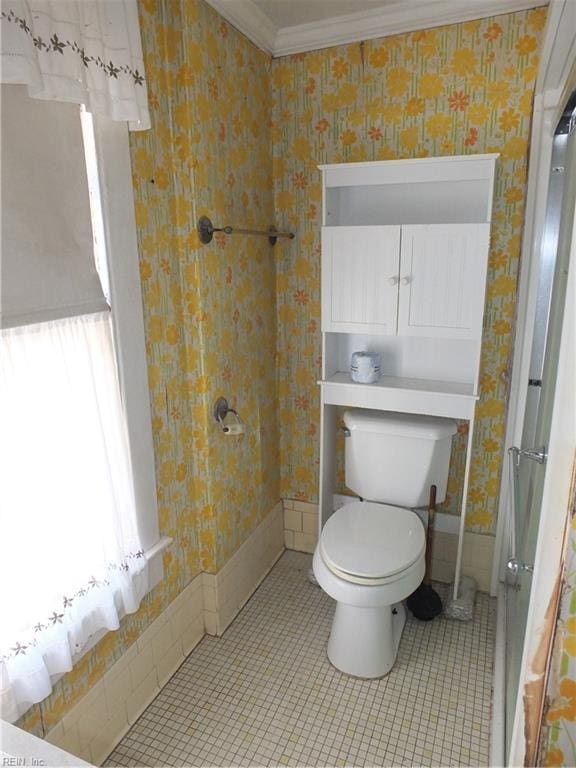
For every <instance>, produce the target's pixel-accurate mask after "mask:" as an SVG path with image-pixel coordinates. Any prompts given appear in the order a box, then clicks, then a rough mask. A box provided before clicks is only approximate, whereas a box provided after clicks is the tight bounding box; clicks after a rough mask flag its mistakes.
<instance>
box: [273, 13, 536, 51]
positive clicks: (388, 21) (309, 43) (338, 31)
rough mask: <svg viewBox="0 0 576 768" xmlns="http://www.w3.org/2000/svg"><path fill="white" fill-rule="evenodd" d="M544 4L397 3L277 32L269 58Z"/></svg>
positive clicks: (285, 28)
mask: <svg viewBox="0 0 576 768" xmlns="http://www.w3.org/2000/svg"><path fill="white" fill-rule="evenodd" d="M547 4H548V0H473V2H470V0H400V1H399V2H396V3H393V4H391V5H387V6H385V7H384V8H382V9H376V10H371V11H360V12H358V13H350V14H347V15H345V16H338V17H333V18H331V19H324V20H323V21H317V22H312V23H309V24H300V25H298V26H294V27H284V28H283V29H279V30H278V31H277V33H276V39H275V41H274V50H273V52H272V55H273V56H286V55H288V54H291V53H302V52H304V51H311V50H314V49H316V48H328V47H331V46H334V45H342V44H345V43H353V42H357V41H359V40H372V39H374V38H377V37H387V36H389V35H397V34H401V33H403V32H413V31H415V30H418V29H429V28H431V27H440V26H443V25H445V24H455V23H457V22H461V21H471V20H473V19H482V18H486V17H487V16H496V15H501V14H504V13H513V12H514V11H524V10H526V9H528V8H535V7H537V6H539V5H547Z"/></svg>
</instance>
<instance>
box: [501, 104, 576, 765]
mask: <svg viewBox="0 0 576 768" xmlns="http://www.w3.org/2000/svg"><path fill="white" fill-rule="evenodd" d="M571 111H572V110H570V112H571ZM566 114H567V113H565V115H566ZM570 117H571V115H570V114H568V115H567V119H566V120H565V121H564V123H561V124H560V126H559V131H558V133H557V135H556V137H555V140H554V148H553V154H552V168H551V176H550V185H549V195H548V205H547V211H546V223H545V230H544V247H543V250H542V255H541V264H540V274H539V282H538V293H537V303H536V318H535V329H534V336H533V343H532V353H531V361H530V373H529V380H528V382H527V398H526V408H525V413H524V425H523V433H522V442H521V445H520V446H518V447H515V448H513V449H511V450H510V453H509V455H508V463H509V466H508V470H509V473H510V485H511V490H512V493H511V513H510V520H509V545H508V562H507V567H506V577H505V588H506V708H505V710H506V723H505V732H506V752H507V754H508V752H509V746H510V737H511V734H512V727H513V720H514V716H515V712H516V707H517V705H518V704H520V703H521V698H522V697H521V692H520V691H519V680H520V666H521V662H522V653H523V650H524V637H525V633H526V622H527V616H528V606H529V602H530V594H531V589H532V565H533V563H534V560H535V554H536V544H537V539H538V528H539V523H540V508H541V503H542V492H543V487H544V479H545V473H546V446H547V445H548V440H549V436H550V426H551V421H552V407H553V403H554V390H555V384H556V373H557V368H558V356H559V350H560V336H561V331H562V320H563V313H564V303H565V296H566V278H567V274H568V262H569V255H570V253H569V248H570V243H571V238H572V228H573V212H574V200H575V196H576V132H574V130H573V119H572V120H570ZM571 128H572V130H571ZM560 131H562V132H560Z"/></svg>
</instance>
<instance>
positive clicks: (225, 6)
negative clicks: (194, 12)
mask: <svg viewBox="0 0 576 768" xmlns="http://www.w3.org/2000/svg"><path fill="white" fill-rule="evenodd" d="M206 2H207V3H208V4H209V5H211V6H212V8H214V10H215V11H217V12H218V13H219V14H220V16H223V17H224V18H225V19H226V21H229V22H230V24H232V26H233V27H236V29H237V30H239V31H240V32H242V34H243V35H246V37H247V38H248V39H249V40H251V41H252V42H253V43H254V44H255V45H257V46H258V48H261V49H262V50H263V51H265V52H266V53H269V54H271V55H272V56H273V55H274V44H275V41H276V34H277V32H278V29H277V27H276V25H275V24H274V23H273V22H272V21H270V19H269V18H268V16H266V14H265V13H262V11H261V10H260V8H258V6H257V5H256V3H253V2H252V0H232V2H231V1H230V0H206Z"/></svg>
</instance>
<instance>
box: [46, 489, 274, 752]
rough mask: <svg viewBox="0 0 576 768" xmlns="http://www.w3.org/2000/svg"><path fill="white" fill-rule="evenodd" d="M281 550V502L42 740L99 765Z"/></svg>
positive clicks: (232, 614)
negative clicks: (205, 636) (221, 563)
mask: <svg viewBox="0 0 576 768" xmlns="http://www.w3.org/2000/svg"><path fill="white" fill-rule="evenodd" d="M283 551H284V544H283V519H282V504H281V503H278V504H277V505H276V506H275V507H274V509H273V510H272V511H271V512H270V514H269V515H268V516H267V517H266V518H265V519H264V520H263V521H262V523H260V525H259V526H258V527H257V528H256V530H254V531H253V532H252V534H251V535H250V536H249V538H248V539H247V540H246V541H245V542H244V544H243V545H242V546H241V547H240V549H239V550H238V551H237V552H236V553H235V554H234V555H233V557H232V558H231V559H230V560H229V561H228V563H226V565H225V566H224V568H222V570H221V571H219V573H217V574H216V575H212V574H207V573H200V574H198V575H197V576H196V577H195V578H194V579H193V580H192V581H191V582H190V584H188V586H187V587H186V588H185V589H184V590H183V591H182V592H181V593H180V594H179V595H178V597H177V598H176V599H175V600H173V601H172V603H170V605H169V606H168V607H167V608H166V610H164V611H163V612H162V613H161V614H160V616H158V618H157V619H155V620H154V621H153V622H152V624H151V625H150V626H149V627H148V628H147V629H146V630H145V631H144V632H143V633H142V634H141V635H140V637H139V638H138V640H136V642H135V643H134V644H133V645H131V646H130V648H129V649H128V650H127V651H126V653H124V654H123V655H122V656H121V657H120V659H118V661H117V662H116V663H115V664H114V665H113V666H112V667H110V669H109V670H108V671H107V672H106V673H105V674H104V676H103V677H102V679H101V680H99V681H98V683H96V685H94V686H93V687H92V688H91V689H90V691H89V692H88V693H87V694H86V696H84V697H83V698H82V699H80V701H79V702H78V703H77V704H76V705H75V706H74V707H73V708H72V709H71V710H70V711H69V712H68V713H67V714H66V715H64V717H63V718H62V720H61V721H60V722H59V723H58V724H57V725H56V726H55V727H54V728H52V729H51V730H50V731H49V732H48V733H47V734H46V737H45V738H46V741H48V742H49V743H50V744H53V745H55V746H57V747H59V748H60V749H63V750H65V751H66V752H69V753H71V754H72V755H76V756H77V757H79V758H81V759H83V760H86V761H87V762H89V763H92V764H94V765H101V763H102V762H104V760H105V759H106V758H107V757H108V755H109V754H110V753H111V752H112V751H113V749H114V748H115V747H116V746H117V744H118V743H119V741H120V740H121V739H122V737H123V736H124V735H125V733H126V732H127V731H128V730H129V729H130V728H131V726H132V725H133V724H134V723H135V722H136V720H137V719H138V718H139V717H140V715H141V714H142V712H143V711H144V710H145V709H146V707H147V706H148V705H149V704H150V703H151V702H152V700H153V699H154V698H155V697H156V696H157V695H158V693H159V692H160V690H161V689H162V688H163V687H164V686H165V685H166V683H167V682H168V681H169V680H170V678H171V677H172V675H173V674H174V672H176V670H177V669H178V667H179V666H180V665H181V664H182V662H183V661H184V659H185V658H186V656H188V654H189V653H190V652H191V651H192V650H193V648H194V647H195V646H196V645H197V644H198V643H199V642H200V640H201V639H202V638H203V637H204V634H205V632H208V633H209V634H216V635H221V634H222V632H224V630H225V629H226V627H227V626H228V625H229V624H230V622H231V621H232V620H233V619H234V617H235V616H236V615H237V614H238V612H239V611H240V609H241V608H242V606H243V605H244V604H245V603H246V601H247V600H248V599H249V598H250V596H251V595H252V593H253V592H254V591H255V590H256V588H257V587H258V585H259V584H260V582H261V581H262V579H263V578H264V577H265V576H266V574H267V573H268V571H269V570H270V568H272V566H273V565H274V563H275V562H276V560H277V559H278V558H279V557H280V555H281V554H282V552H283Z"/></svg>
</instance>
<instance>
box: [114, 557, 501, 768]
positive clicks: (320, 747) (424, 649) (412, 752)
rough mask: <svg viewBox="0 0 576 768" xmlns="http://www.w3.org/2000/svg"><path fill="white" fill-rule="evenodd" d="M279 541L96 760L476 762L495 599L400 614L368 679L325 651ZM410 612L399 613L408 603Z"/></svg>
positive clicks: (481, 744)
mask: <svg viewBox="0 0 576 768" xmlns="http://www.w3.org/2000/svg"><path fill="white" fill-rule="evenodd" d="M310 564H311V557H310V556H309V555H304V554H300V553H298V552H286V553H285V554H284V555H283V556H282V557H281V559H280V560H279V561H278V563H277V564H276V566H275V567H274V569H273V570H272V572H271V573H270V574H269V576H268V577H267V578H266V579H265V581H264V582H263V584H262V585H261V586H260V588H259V589H258V590H257V592H256V593H255V595H254V596H253V597H252V599H251V600H250V601H249V603H248V604H247V605H246V607H245V608H244V609H243V610H242V612H241V613H240V615H239V616H238V617H237V618H236V620H235V621H234V623H233V624H232V625H231V626H230V627H229V629H228V630H227V631H226V633H225V634H224V636H223V637H221V638H215V637H208V636H207V637H205V638H204V639H203V640H202V641H201V643H200V644H199V645H198V646H197V647H196V648H195V649H194V651H193V652H192V653H191V654H190V656H189V657H188V658H187V659H186V661H185V662H184V663H183V664H182V666H181V667H180V669H179V670H178V671H177V672H176V674H175V675H174V676H173V677H172V679H171V680H170V682H169V683H168V684H167V685H166V686H165V687H164V688H163V690H162V691H161V692H160V694H159V695H158V696H157V697H156V699H155V700H154V701H153V702H152V704H151V705H150V706H149V707H148V709H147V710H146V711H145V712H144V714H143V715H142V716H141V717H140V719H139V720H138V721H137V722H136V724H135V725H134V726H133V727H132V728H131V730H130V731H129V732H128V733H127V734H126V736H125V737H124V738H123V739H122V741H121V742H120V744H119V745H118V747H117V748H116V749H115V751H114V752H113V753H112V755H111V756H110V757H109V758H108V761H107V762H106V765H107V766H227V767H228V766H456V765H458V766H460V765H464V766H486V765H488V748H489V730H490V697H491V682H492V656H493V647H494V637H493V632H494V610H495V609H494V603H493V601H491V600H490V598H488V597H486V596H484V595H479V596H478V599H477V604H476V609H475V616H474V620H473V621H472V622H457V621H449V620H446V619H442V618H439V619H435V620H434V621H433V622H430V623H422V622H419V621H416V620H415V619H413V618H411V617H410V618H409V619H408V621H407V623H406V627H405V629H404V634H403V637H402V642H401V644H400V652H399V656H398V659H397V662H396V665H395V667H394V669H393V670H392V672H391V673H390V674H389V675H388V676H387V677H385V678H383V679H381V680H374V681H364V680H358V679H354V678H350V677H346V676H344V675H342V674H341V673H340V672H338V671H337V670H336V669H334V668H333V667H332V666H331V665H330V663H329V662H328V659H327V658H326V643H327V640H328V635H329V632H330V624H331V620H332V613H333V605H334V604H333V602H332V600H331V599H330V598H329V597H327V596H326V595H325V594H324V593H323V592H322V591H321V589H320V588H319V587H315V586H313V585H312V584H310V583H309V582H308V580H307V572H308V569H309V567H310ZM409 616H410V614H409Z"/></svg>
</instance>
